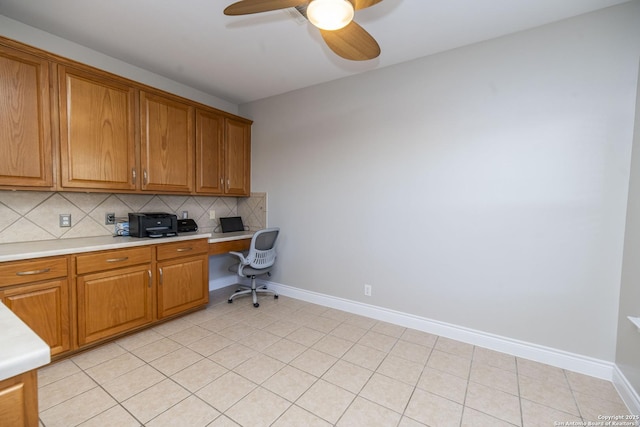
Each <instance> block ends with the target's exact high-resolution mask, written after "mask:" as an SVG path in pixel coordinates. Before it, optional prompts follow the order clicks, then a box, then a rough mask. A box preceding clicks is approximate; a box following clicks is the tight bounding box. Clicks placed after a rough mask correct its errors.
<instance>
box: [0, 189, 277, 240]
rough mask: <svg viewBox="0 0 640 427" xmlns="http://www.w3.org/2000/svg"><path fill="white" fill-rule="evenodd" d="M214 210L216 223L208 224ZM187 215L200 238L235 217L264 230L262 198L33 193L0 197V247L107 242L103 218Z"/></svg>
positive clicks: (264, 200) (9, 193)
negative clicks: (63, 218)
mask: <svg viewBox="0 0 640 427" xmlns="http://www.w3.org/2000/svg"><path fill="white" fill-rule="evenodd" d="M211 210H215V214H216V219H214V220H211V219H209V212H210V211H211ZM183 211H187V212H188V215H189V218H193V219H195V221H196V223H198V228H199V230H200V231H203V232H219V231H220V230H219V220H218V218H220V217H226V216H241V217H242V219H243V221H244V224H245V226H248V228H249V230H252V231H253V230H259V229H260V228H264V227H266V224H267V194H266V193H251V196H250V197H241V198H238V197H207V196H176V195H153V194H149V195H147V194H109V193H75V192H73V193H72V192H58V193H55V192H39V191H0V243H14V242H26V241H36V240H52V239H70V238H76V237H90V236H109V235H112V234H113V232H114V226H113V225H106V224H105V214H106V213H110V212H114V213H115V214H116V217H117V218H122V217H127V214H128V213H129V212H169V213H175V214H176V215H178V218H181V217H182V212H183ZM60 214H71V224H72V226H71V227H60V226H59V216H60Z"/></svg>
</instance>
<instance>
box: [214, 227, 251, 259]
mask: <svg viewBox="0 0 640 427" xmlns="http://www.w3.org/2000/svg"><path fill="white" fill-rule="evenodd" d="M253 234H254V233H253V231H236V232H232V233H211V237H210V238H209V255H220V254H225V253H227V252H230V251H239V252H241V251H246V250H249V246H250V245H251V238H252V237H253Z"/></svg>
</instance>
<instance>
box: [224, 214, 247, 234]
mask: <svg viewBox="0 0 640 427" xmlns="http://www.w3.org/2000/svg"><path fill="white" fill-rule="evenodd" d="M220 228H221V229H222V232H223V233H230V232H232V231H244V224H243V223H242V217H239V216H230V217H227V218H220Z"/></svg>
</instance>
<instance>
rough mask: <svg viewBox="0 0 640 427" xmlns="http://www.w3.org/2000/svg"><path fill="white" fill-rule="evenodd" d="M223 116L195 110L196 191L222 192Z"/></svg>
mask: <svg viewBox="0 0 640 427" xmlns="http://www.w3.org/2000/svg"><path fill="white" fill-rule="evenodd" d="M223 160H224V117H223V116H222V115H220V114H218V113H216V112H213V111H208V110H201V109H197V110H196V192H198V193H209V194H224V163H223Z"/></svg>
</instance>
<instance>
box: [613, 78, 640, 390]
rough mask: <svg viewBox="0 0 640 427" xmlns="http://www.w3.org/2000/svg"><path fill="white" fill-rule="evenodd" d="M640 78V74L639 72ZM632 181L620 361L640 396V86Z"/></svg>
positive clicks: (623, 272) (620, 321) (628, 215)
mask: <svg viewBox="0 0 640 427" xmlns="http://www.w3.org/2000/svg"><path fill="white" fill-rule="evenodd" d="M638 79H639V80H640V74H639V75H638ZM638 83H639V85H640V81H639V82H638ZM631 167H632V170H631V182H630V185H629V203H628V208H627V226H626V233H625V242H624V262H623V265H622V285H621V291H620V315H619V319H618V346H617V349H616V364H617V365H618V367H619V368H620V370H621V371H622V372H623V373H624V376H625V377H626V378H627V380H628V381H629V383H631V385H632V386H633V388H634V389H635V390H636V393H637V394H638V395H640V334H639V333H638V328H637V327H635V326H634V325H633V324H632V323H631V322H630V321H629V319H628V316H632V317H640V262H639V260H640V87H639V88H638V96H637V104H636V122H635V133H634V141H633V155H632V157H631Z"/></svg>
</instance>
